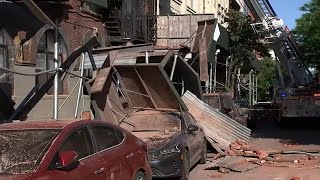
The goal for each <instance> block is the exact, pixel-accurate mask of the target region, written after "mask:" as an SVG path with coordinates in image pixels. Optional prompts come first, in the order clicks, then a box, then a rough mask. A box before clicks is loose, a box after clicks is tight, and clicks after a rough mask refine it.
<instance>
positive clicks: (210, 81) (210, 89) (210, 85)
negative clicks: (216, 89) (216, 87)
mask: <svg viewBox="0 0 320 180" xmlns="http://www.w3.org/2000/svg"><path fill="white" fill-rule="evenodd" d="M212 71H213V65H212V63H210V76H209V93H212Z"/></svg>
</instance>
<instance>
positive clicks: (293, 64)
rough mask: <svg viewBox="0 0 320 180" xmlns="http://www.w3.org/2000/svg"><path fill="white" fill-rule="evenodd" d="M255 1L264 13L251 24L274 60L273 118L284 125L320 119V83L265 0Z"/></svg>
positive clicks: (288, 32)
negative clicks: (275, 115)
mask: <svg viewBox="0 0 320 180" xmlns="http://www.w3.org/2000/svg"><path fill="white" fill-rule="evenodd" d="M256 3H258V4H259V6H260V9H261V10H262V12H264V13H263V21H262V22H259V23H253V24H251V26H252V28H253V30H254V31H255V33H258V34H259V35H260V37H261V41H262V42H263V44H265V45H266V46H267V47H268V48H270V49H272V50H273V52H274V54H275V58H276V62H277V63H276V66H277V72H278V73H277V75H276V78H275V80H274V82H273V100H272V104H273V107H274V109H276V110H277V111H278V116H277V118H276V121H277V122H278V123H279V124H280V125H283V124H284V123H285V122H288V120H289V119H304V118H320V86H319V85H318V84H317V82H316V80H315V78H314V77H313V75H312V73H311V72H310V70H309V68H308V67H307V66H306V65H305V63H304V61H303V59H302V55H301V52H300V50H299V47H298V45H297V44H296V41H295V39H294V37H293V35H292V34H291V32H290V31H289V29H288V28H287V27H285V26H284V22H283V20H282V19H279V18H278V17H277V15H276V14H275V12H274V11H273V9H272V7H271V6H270V3H268V1H267V0H256Z"/></svg>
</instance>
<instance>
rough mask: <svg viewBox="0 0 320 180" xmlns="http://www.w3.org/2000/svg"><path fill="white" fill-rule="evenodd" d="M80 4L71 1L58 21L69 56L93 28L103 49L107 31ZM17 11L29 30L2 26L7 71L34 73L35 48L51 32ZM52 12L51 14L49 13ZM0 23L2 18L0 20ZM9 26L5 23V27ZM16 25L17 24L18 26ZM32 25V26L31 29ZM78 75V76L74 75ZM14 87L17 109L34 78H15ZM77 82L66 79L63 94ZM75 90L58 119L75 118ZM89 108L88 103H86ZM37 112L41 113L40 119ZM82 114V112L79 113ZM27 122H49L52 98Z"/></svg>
mask: <svg viewBox="0 0 320 180" xmlns="http://www.w3.org/2000/svg"><path fill="white" fill-rule="evenodd" d="M43 6H45V5H43V4H42V5H41V8H42V9H43V10H44V11H45V13H46V14H48V15H49V16H51V15H52V11H55V9H54V8H52V7H51V6H50V5H48V6H47V7H44V8H43ZM80 6H81V1H79V0H70V1H69V2H68V8H67V11H66V13H64V15H63V16H61V17H60V19H61V21H60V24H59V26H60V28H59V33H60V34H61V36H62V37H63V39H64V41H65V42H66V44H67V49H68V53H69V54H70V53H71V52H73V51H74V50H75V49H77V48H78V47H80V46H81V45H82V44H83V43H85V42H84V41H85V39H88V37H90V34H92V33H93V29H92V28H93V27H96V28H97V29H98V41H99V44H100V46H102V47H104V46H106V40H107V38H106V30H105V28H104V25H103V22H102V21H101V20H100V19H99V18H98V17H96V16H93V15H90V14H88V13H84V12H82V11H81V8H80ZM17 8H18V9H19V10H21V12H23V16H24V17H23V18H24V21H26V22H28V25H31V26H29V27H28V28H23V27H19V26H17V27H12V26H13V25H14V24H10V26H11V27H6V26H4V27H3V28H4V29H5V31H7V32H8V37H7V38H8V40H9V41H8V42H10V43H9V44H8V51H9V54H10V64H9V65H10V66H9V67H10V68H12V69H15V70H17V71H20V72H26V73H34V72H35V67H34V66H35V64H36V57H37V47H38V43H39V41H40V38H41V36H42V35H43V33H44V32H45V31H46V30H48V29H51V27H50V26H48V25H41V24H40V25H41V26H40V25H39V22H38V20H37V19H35V18H34V17H33V15H32V14H30V13H28V12H27V11H26V10H25V9H24V8H23V7H21V6H20V5H17ZM50 11H51V12H50ZM18 17H19V16H15V17H11V18H10V19H9V20H8V21H17V22H18V20H19V19H18ZM0 20H1V18H0ZM7 24H8V23H7ZM17 24H18V23H17ZM33 24H34V26H32V25H33ZM75 73H79V72H75ZM9 80H10V81H11V82H12V84H14V100H15V101H16V107H17V105H19V104H20V102H21V101H22V100H23V98H24V97H25V96H26V95H27V94H28V92H29V91H30V90H31V89H32V87H33V86H34V85H35V78H34V77H26V76H20V75H14V76H12V77H10V79H9ZM77 80H78V79H77V78H74V77H71V78H68V79H67V80H66V81H65V82H64V84H63V86H64V94H69V93H70V91H71V89H72V88H73V87H74V86H75V84H76V82H77ZM76 92H77V90H76V91H74V92H73V93H72V94H71V96H70V100H71V101H70V102H67V103H66V105H65V107H64V108H62V110H61V111H60V113H59V114H60V115H61V117H63V118H72V117H73V115H74V109H75V108H74V105H75V100H76V96H77V93H76ZM65 98H66V96H65V95H64V96H60V102H59V104H61V103H62V101H63V100H64V99H65ZM89 107H90V103H89ZM86 110H88V103H86ZM39 112H43V113H42V114H41V115H40V114H39ZM79 113H81V112H79ZM28 117H29V118H28V119H39V118H41V119H47V118H49V119H50V118H52V96H46V97H44V98H43V99H42V100H41V101H40V102H39V103H38V105H37V106H36V107H35V108H34V109H33V110H32V111H31V112H30V113H29V115H28Z"/></svg>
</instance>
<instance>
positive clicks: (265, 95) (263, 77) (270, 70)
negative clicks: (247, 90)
mask: <svg viewBox="0 0 320 180" xmlns="http://www.w3.org/2000/svg"><path fill="white" fill-rule="evenodd" d="M276 73H277V72H276V64H275V61H274V60H272V59H271V58H264V59H263V60H262V67H261V70H260V72H259V74H258V100H259V101H269V100H270V99H271V94H270V87H271V86H272V83H273V80H274V78H275V76H276Z"/></svg>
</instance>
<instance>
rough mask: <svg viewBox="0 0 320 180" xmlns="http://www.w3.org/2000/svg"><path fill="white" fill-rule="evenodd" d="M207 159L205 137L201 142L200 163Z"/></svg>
mask: <svg viewBox="0 0 320 180" xmlns="http://www.w3.org/2000/svg"><path fill="white" fill-rule="evenodd" d="M206 161H207V140H206V139H205V140H204V142H203V149H202V153H201V159H200V162H199V163H200V164H205V163H206Z"/></svg>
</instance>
